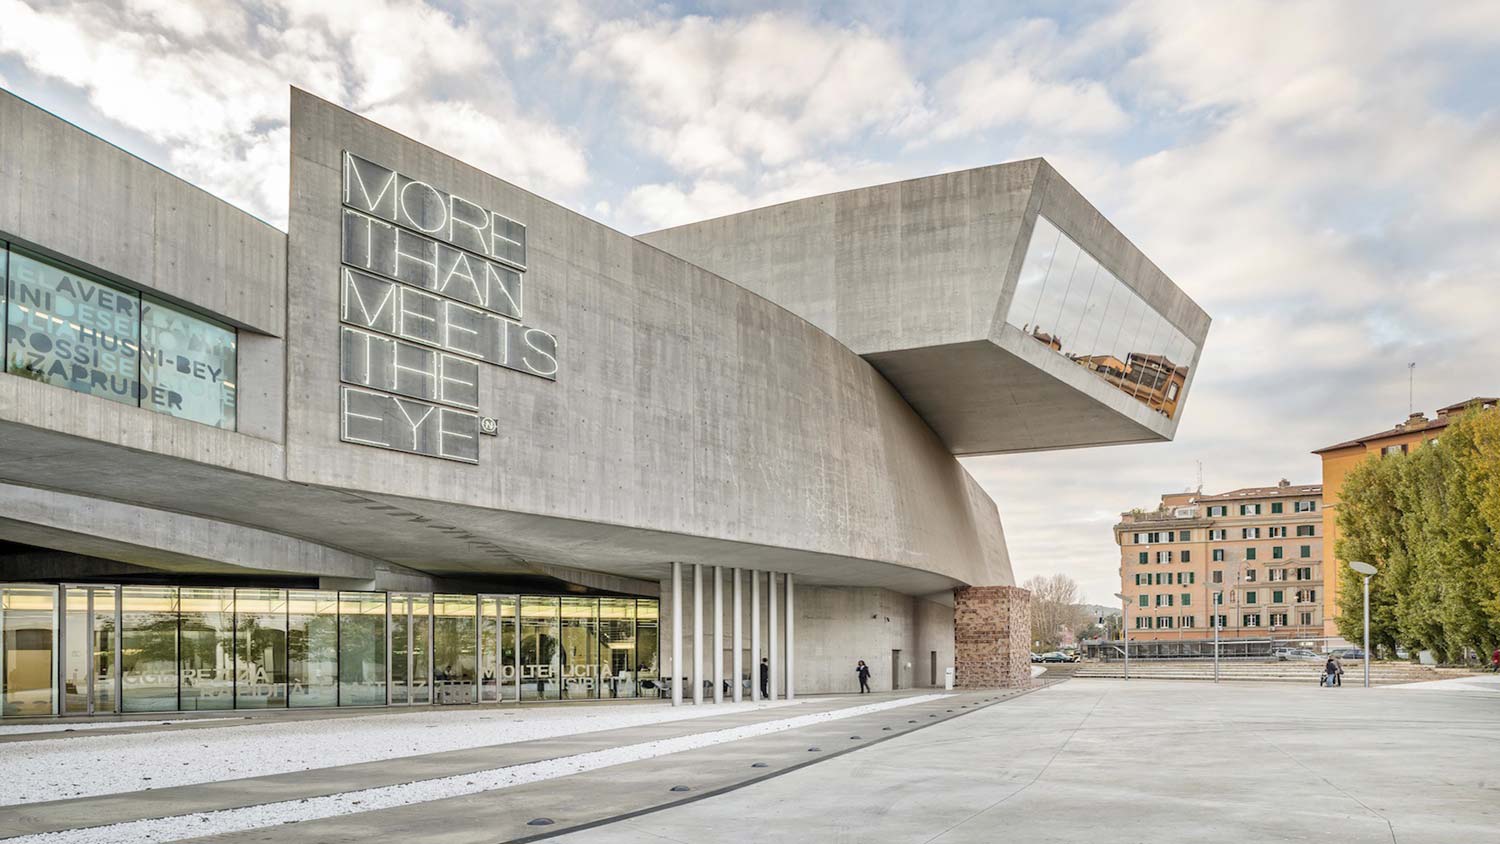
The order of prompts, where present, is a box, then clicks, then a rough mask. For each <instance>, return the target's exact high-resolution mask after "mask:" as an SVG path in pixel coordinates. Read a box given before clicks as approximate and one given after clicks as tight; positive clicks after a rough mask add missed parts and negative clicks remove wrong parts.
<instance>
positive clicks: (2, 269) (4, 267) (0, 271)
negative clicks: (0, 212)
mask: <svg viewBox="0 0 1500 844" xmlns="http://www.w3.org/2000/svg"><path fill="white" fill-rule="evenodd" d="M9 276H10V250H9V249H7V248H6V244H4V243H0V314H4V313H5V312H6V311H5V289H6V288H7V287H10V284H9V283H8V282H7V281H6V279H7V278H8V277H9ZM8 321H9V320H0V346H3V345H4V343H5V323H6V322H8Z"/></svg>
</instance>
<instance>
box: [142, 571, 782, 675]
mask: <svg viewBox="0 0 1500 844" xmlns="http://www.w3.org/2000/svg"><path fill="white" fill-rule="evenodd" d="M116 629H118V628H116ZM750 699H751V700H760V572H759V571H757V570H755V569H751V570H750Z"/></svg>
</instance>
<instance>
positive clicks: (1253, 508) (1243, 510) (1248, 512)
mask: <svg viewBox="0 0 1500 844" xmlns="http://www.w3.org/2000/svg"><path fill="white" fill-rule="evenodd" d="M1240 515H1241V516H1259V515H1260V505H1259V504H1241V505H1240Z"/></svg>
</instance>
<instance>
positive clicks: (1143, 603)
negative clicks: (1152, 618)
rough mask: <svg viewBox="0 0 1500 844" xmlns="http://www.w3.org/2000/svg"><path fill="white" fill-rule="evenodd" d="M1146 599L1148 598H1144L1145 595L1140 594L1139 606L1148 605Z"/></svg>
mask: <svg viewBox="0 0 1500 844" xmlns="http://www.w3.org/2000/svg"><path fill="white" fill-rule="evenodd" d="M1147 600H1148V599H1147V598H1146V596H1145V595H1142V596H1141V606H1143V607H1145V606H1149V604H1148V603H1147Z"/></svg>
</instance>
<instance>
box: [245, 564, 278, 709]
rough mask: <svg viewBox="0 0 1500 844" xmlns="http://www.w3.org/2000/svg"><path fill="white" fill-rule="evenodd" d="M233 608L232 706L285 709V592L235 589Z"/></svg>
mask: <svg viewBox="0 0 1500 844" xmlns="http://www.w3.org/2000/svg"><path fill="white" fill-rule="evenodd" d="M234 606H235V630H236V634H235V635H236V642H237V646H236V651H235V665H236V669H235V680H236V682H235V690H234V705H235V707H236V708H238V709H267V708H272V707H276V708H280V707H283V706H286V611H287V606H286V592H285V591H284V590H281V589H236V590H234Z"/></svg>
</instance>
